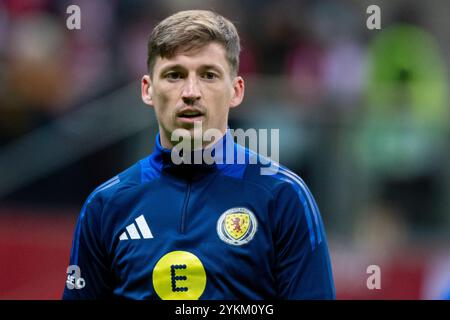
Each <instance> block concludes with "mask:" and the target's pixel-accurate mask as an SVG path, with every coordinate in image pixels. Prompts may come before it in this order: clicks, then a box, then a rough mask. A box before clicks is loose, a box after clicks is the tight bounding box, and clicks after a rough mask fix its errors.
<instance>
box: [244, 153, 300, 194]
mask: <svg viewBox="0 0 450 320" xmlns="http://www.w3.org/2000/svg"><path fill="white" fill-rule="evenodd" d="M247 152H248V154H249V155H250V158H249V159H250V161H249V164H248V165H247V168H246V170H245V174H244V179H245V180H247V181H251V182H253V183H256V184H258V185H260V186H262V187H264V188H266V189H268V190H269V191H270V192H271V193H275V192H278V191H279V190H283V189H285V188H288V189H291V190H292V189H293V190H297V189H298V188H301V189H307V186H306V184H305V182H304V181H303V179H302V178H300V176H299V175H297V174H296V173H295V172H293V171H292V170H290V169H289V168H287V167H286V166H283V165H281V164H279V163H278V162H276V161H274V160H271V159H269V158H267V157H265V156H262V155H260V154H258V153H255V152H253V151H247Z"/></svg>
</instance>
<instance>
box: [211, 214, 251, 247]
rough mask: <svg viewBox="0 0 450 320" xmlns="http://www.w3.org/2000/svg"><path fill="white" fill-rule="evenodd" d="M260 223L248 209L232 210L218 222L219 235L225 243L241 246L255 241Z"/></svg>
mask: <svg viewBox="0 0 450 320" xmlns="http://www.w3.org/2000/svg"><path fill="white" fill-rule="evenodd" d="M257 227H258V222H257V220H256V218H255V215H254V214H253V212H251V211H250V210H248V209H247V208H231V209H229V210H227V211H225V212H224V213H223V214H222V215H221V216H220V218H219V220H218V221H217V234H218V235H219V238H220V239H221V240H222V241H224V242H225V243H228V244H232V245H235V246H240V245H243V244H246V243H248V242H249V241H250V240H252V239H253V236H254V235H255V233H256V230H257Z"/></svg>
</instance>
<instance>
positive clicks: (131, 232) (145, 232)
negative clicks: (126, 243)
mask: <svg viewBox="0 0 450 320" xmlns="http://www.w3.org/2000/svg"><path fill="white" fill-rule="evenodd" d="M134 221H135V222H136V224H137V228H136V225H135V224H134V223H132V224H130V225H129V226H127V231H124V232H122V234H121V235H120V237H119V240H120V241H122V240H128V236H129V238H130V239H132V240H135V239H142V238H143V239H152V238H153V234H152V232H151V231H150V228H149V227H148V224H147V222H146V221H145V218H144V215H143V214H141V215H140V216H139V217H137V218H136V219H135V220H134ZM138 228H139V231H140V232H141V234H139V232H138ZM127 233H128V235H127ZM141 235H142V238H141Z"/></svg>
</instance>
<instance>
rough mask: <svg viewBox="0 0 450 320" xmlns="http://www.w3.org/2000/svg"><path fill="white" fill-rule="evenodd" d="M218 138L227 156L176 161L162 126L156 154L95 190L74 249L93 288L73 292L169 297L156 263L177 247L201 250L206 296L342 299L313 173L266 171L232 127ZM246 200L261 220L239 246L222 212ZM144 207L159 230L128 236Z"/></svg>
mask: <svg viewBox="0 0 450 320" xmlns="http://www.w3.org/2000/svg"><path fill="white" fill-rule="evenodd" d="M220 143H222V145H220ZM226 145H227V146H228V148H226V147H225V146H226ZM230 146H231V149H230ZM214 147H216V148H217V150H216V151H215V152H213V153H212V154H213V155H214V157H215V159H216V162H218V163H213V164H205V163H200V164H182V165H174V164H173V163H172V161H171V157H170V153H171V150H168V149H164V148H163V147H162V146H161V144H160V141H159V135H158V136H157V139H156V146H155V149H154V152H153V153H152V154H151V155H150V156H148V157H147V158H145V159H142V160H141V161H139V162H137V163H136V164H135V165H133V166H132V167H130V168H129V169H127V170H126V171H124V172H122V173H121V174H119V175H118V176H116V177H114V178H112V179H111V180H109V181H107V182H105V183H104V184H103V185H101V186H99V187H98V188H97V189H96V190H94V192H93V193H92V194H91V195H90V196H89V197H88V199H87V200H86V203H85V204H84V206H83V208H82V211H81V213H80V216H79V219H78V222H77V226H76V229H75V234H74V239H73V245H72V251H71V257H70V265H77V266H78V267H79V268H80V270H81V277H82V278H83V279H84V280H85V287H83V288H82V289H72V290H69V289H68V288H67V287H66V288H65V290H64V294H63V298H64V299H97V298H112V297H123V298H130V299H159V297H158V295H157V294H156V292H155V289H154V287H153V282H152V272H153V269H154V267H155V265H156V263H157V262H158V260H159V259H160V258H161V257H162V256H164V255H165V254H166V253H168V252H171V251H176V250H182V251H187V252H191V253H193V254H194V255H196V256H197V257H198V258H199V259H200V261H201V262H202V264H203V266H204V268H205V271H206V275H207V282H206V288H205V290H204V292H203V294H202V295H201V296H200V299H334V298H335V289H334V283H333V276H332V270H331V263H330V257H329V252H328V245H327V240H326V235H325V230H324V228H323V223H322V219H321V217H320V213H319V210H318V208H317V204H316V203H315V201H314V198H313V196H312V195H311V193H310V191H309V190H308V188H307V187H306V185H305V184H304V182H303V181H302V180H301V179H300V178H299V177H298V176H296V175H295V174H294V173H292V172H290V171H289V170H288V169H286V168H283V167H276V168H277V169H278V172H277V173H276V174H274V175H261V167H262V166H263V165H262V164H261V163H259V162H258V163H254V162H252V160H255V157H256V158H258V155H256V154H255V153H253V152H250V151H249V150H247V149H245V148H243V147H242V146H239V145H237V144H235V143H234V142H233V137H232V136H231V135H230V133H229V132H228V133H227V134H226V135H225V136H224V137H223V139H221V140H220V141H219V142H217V143H216V144H214ZM230 150H232V152H231V153H232V155H230ZM202 152H205V151H204V150H203V151H202ZM222 156H223V158H222ZM230 157H231V158H230ZM219 158H220V159H221V160H223V161H218V159H219ZM227 159H228V161H227ZM238 159H245V161H244V163H240V164H237V163H236V161H237V160H238ZM230 160H233V161H231V162H234V163H227V162H230ZM220 162H223V163H220ZM241 162H242V161H241ZM236 207H244V208H247V209H248V210H250V211H251V212H253V214H254V215H255V217H256V220H257V226H258V228H257V231H256V233H255V235H254V238H253V239H252V240H251V241H249V242H248V243H246V244H243V245H239V246H235V245H230V244H228V243H226V242H224V241H223V240H221V239H220V238H219V236H218V232H217V221H218V219H219V218H220V216H221V215H222V213H224V212H225V211H227V210H228V209H230V208H236ZM141 215H143V216H144V218H145V220H146V222H147V224H148V226H149V228H150V230H151V232H152V235H153V238H152V239H140V240H128V241H119V237H120V236H121V234H123V233H124V231H125V230H126V227H127V226H129V225H130V224H132V223H133V222H134V221H135V219H136V218H137V217H139V216H141Z"/></svg>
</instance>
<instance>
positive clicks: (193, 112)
mask: <svg viewBox="0 0 450 320" xmlns="http://www.w3.org/2000/svg"><path fill="white" fill-rule="evenodd" d="M203 116H204V113H203V112H201V111H200V110H197V109H184V110H181V111H180V112H178V113H177V118H178V119H180V120H182V121H184V122H193V121H200V120H201V119H202V117H203Z"/></svg>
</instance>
